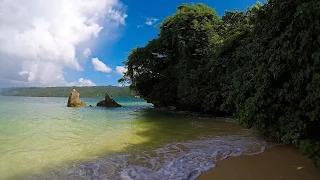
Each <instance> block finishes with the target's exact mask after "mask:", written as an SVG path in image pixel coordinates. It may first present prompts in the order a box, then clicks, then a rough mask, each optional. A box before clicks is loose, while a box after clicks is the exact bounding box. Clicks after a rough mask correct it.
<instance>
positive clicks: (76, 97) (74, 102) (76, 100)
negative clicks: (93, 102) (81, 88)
mask: <svg viewBox="0 0 320 180" xmlns="http://www.w3.org/2000/svg"><path fill="white" fill-rule="evenodd" d="M67 106H68V107H80V106H86V103H84V102H82V101H81V100H80V94H79V93H78V91H76V90H75V89H73V90H72V92H71V94H70V96H69V99H68V105H67Z"/></svg>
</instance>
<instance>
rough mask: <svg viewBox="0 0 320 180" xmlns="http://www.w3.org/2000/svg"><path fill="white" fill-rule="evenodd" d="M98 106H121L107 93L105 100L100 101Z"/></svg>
mask: <svg viewBox="0 0 320 180" xmlns="http://www.w3.org/2000/svg"><path fill="white" fill-rule="evenodd" d="M97 106H104V107H121V105H120V104H118V103H117V102H115V101H114V100H113V99H111V98H110V96H109V95H108V94H106V96H105V98H104V100H103V101H100V102H98V104H97Z"/></svg>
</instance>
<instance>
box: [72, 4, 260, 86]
mask: <svg viewBox="0 0 320 180" xmlns="http://www.w3.org/2000/svg"><path fill="white" fill-rule="evenodd" d="M122 2H123V3H124V4H125V5H126V11H127V12H126V13H127V14H128V17H127V19H126V24H125V26H124V27H122V28H121V29H120V30H119V32H118V34H117V36H118V37H117V38H116V39H115V40H114V41H112V43H111V44H103V43H101V44H99V46H98V47H97V48H96V49H95V50H94V51H93V52H92V55H93V56H95V57H98V58H99V59H100V60H101V61H103V62H104V63H105V64H106V65H107V66H109V67H111V68H112V69H114V68H115V67H116V66H122V61H124V60H125V59H126V57H127V53H128V52H130V50H131V49H132V48H134V47H137V46H143V45H145V44H146V42H147V41H148V40H150V39H152V38H154V37H156V36H157V34H158V32H159V30H158V29H157V28H155V27H154V25H147V24H146V21H147V20H148V18H156V19H158V21H157V22H156V23H160V22H161V21H162V20H163V19H165V18H166V17H167V16H169V15H171V14H173V13H175V11H176V8H177V7H178V6H179V5H180V4H182V3H198V2H201V3H204V4H206V5H208V6H210V7H212V8H214V9H215V10H216V11H217V13H218V15H219V16H221V15H223V14H224V11H225V10H233V9H237V10H246V8H247V7H249V6H251V5H253V4H255V3H256V1H255V0H223V1H218V0H215V1H213V0H205V1H186V0H161V1H160V0H158V1H145V0H135V1H132V0H124V1H122ZM260 2H261V1H260ZM89 66H90V65H89ZM78 76H83V77H86V78H87V79H91V80H92V81H93V82H94V83H96V84H97V85H118V83H117V80H118V79H119V78H120V77H121V75H119V74H117V73H116V72H111V73H108V74H106V73H101V72H95V71H94V70H93V67H88V68H87V69H86V70H85V71H83V72H79V75H75V77H74V78H76V77H78Z"/></svg>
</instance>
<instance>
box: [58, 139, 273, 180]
mask: <svg viewBox="0 0 320 180" xmlns="http://www.w3.org/2000/svg"><path fill="white" fill-rule="evenodd" d="M266 146H267V142H265V141H263V140H261V139H259V138H256V137H250V136H224V137H216V138H213V139H204V140H196V141H188V142H179V143H172V144H168V145H166V146H165V147H163V148H160V149H157V150H154V151H139V150H137V151H136V152H135V153H133V154H128V155H124V156H116V157H112V158H109V159H105V160H98V161H95V162H91V163H87V164H81V165H75V166H74V167H73V168H72V169H68V175H67V177H64V179H97V180H98V179H99V180H104V179H123V180H138V179H139V180H157V179H168V180H171V179H175V180H178V179H179V180H184V179H188V180H193V179H196V178H197V177H198V176H199V175H200V174H201V173H202V172H204V171H207V170H209V169H212V168H214V167H215V162H217V161H219V160H222V159H225V158H227V157H230V156H240V155H243V154H246V155H249V154H256V153H261V152H263V151H264V150H265V148H266Z"/></svg>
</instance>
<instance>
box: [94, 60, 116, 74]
mask: <svg viewBox="0 0 320 180" xmlns="http://www.w3.org/2000/svg"><path fill="white" fill-rule="evenodd" d="M92 65H93V67H94V70H95V71H99V72H104V73H110V72H111V71H112V69H111V68H110V67H108V66H107V65H105V64H104V63H103V62H102V61H100V60H99V59H98V58H92Z"/></svg>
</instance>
